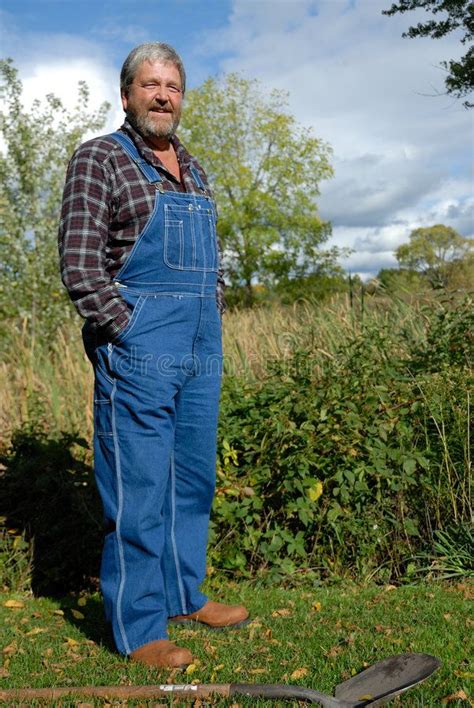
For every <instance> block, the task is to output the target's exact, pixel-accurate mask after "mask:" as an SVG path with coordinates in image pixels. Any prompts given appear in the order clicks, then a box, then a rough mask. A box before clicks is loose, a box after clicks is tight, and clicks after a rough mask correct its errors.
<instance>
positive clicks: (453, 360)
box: [211, 303, 474, 579]
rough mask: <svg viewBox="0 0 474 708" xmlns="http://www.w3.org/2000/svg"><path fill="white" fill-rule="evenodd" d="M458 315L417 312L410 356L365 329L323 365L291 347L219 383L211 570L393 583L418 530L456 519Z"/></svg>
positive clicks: (465, 506)
mask: <svg viewBox="0 0 474 708" xmlns="http://www.w3.org/2000/svg"><path fill="white" fill-rule="evenodd" d="M470 308H471V310H470ZM469 311H471V312H472V303H464V304H462V305H460V306H459V307H458V308H456V309H454V310H452V311H451V312H449V313H444V314H441V313H439V314H436V315H434V316H433V313H432V312H431V311H430V310H428V309H427V311H426V312H425V313H424V317H425V318H426V319H425V331H426V347H424V348H420V347H419V346H417V344H416V343H415V342H412V341H410V339H409V337H408V336H407V335H406V334H405V333H404V331H403V328H401V329H398V330H397V329H394V327H393V325H392V324H391V323H387V325H386V326H385V327H380V325H377V326H373V325H371V324H370V323H369V324H368V325H367V326H364V327H363V328H362V330H361V331H360V332H357V333H354V336H353V337H352V339H351V340H350V341H349V342H347V343H345V344H344V345H342V346H341V347H340V348H339V351H338V352H337V356H336V357H334V358H331V359H330V360H328V363H327V365H326V366H324V365H322V364H321V361H320V360H318V361H317V360H316V357H315V356H314V354H313V353H312V352H311V351H304V350H299V349H298V348H296V349H295V350H294V352H293V354H292V356H291V357H290V358H289V359H288V360H286V361H284V360H277V361H269V362H268V364H267V367H266V374H265V376H264V378H263V380H262V381H261V382H260V383H255V382H253V383H251V382H246V381H244V380H242V379H239V378H237V377H231V376H229V377H227V378H226V380H225V381H224V387H223V395H222V403H221V426H220V440H221V450H225V451H227V452H226V457H225V458H222V461H221V465H220V470H219V477H220V485H219V488H218V494H217V497H216V501H215V505H214V515H213V527H212V531H213V540H214V542H215V543H216V550H215V551H214V556H213V558H214V564H215V565H217V566H219V567H223V568H225V569H232V570H237V571H239V572H241V573H242V574H244V575H247V574H253V573H255V572H257V571H258V572H261V571H262V570H269V571H270V574H271V577H274V576H275V575H280V574H281V575H284V574H287V573H291V572H293V571H295V570H296V569H297V568H298V567H301V566H304V567H306V568H313V569H315V570H317V571H318V572H319V573H320V574H323V575H326V574H331V573H334V572H337V573H340V574H344V573H348V574H351V575H356V576H360V575H364V576H367V575H371V574H376V575H377V577H381V578H385V579H388V578H392V579H393V578H400V577H402V576H403V575H404V574H405V572H406V563H407V559H408V558H410V557H411V556H413V554H414V553H415V551H416V550H419V549H420V548H428V547H430V544H431V542H432V527H434V528H438V529H443V528H445V527H447V526H449V525H450V524H451V523H452V520H453V518H458V519H460V518H463V519H468V518H469V515H470V513H471V509H470V505H469V498H468V493H467V487H468V475H469V459H470V458H469V449H468V448H469V445H468V443H467V442H466V440H468V436H467V435H466V433H467V429H466V421H468V423H467V425H468V424H469V396H468V390H469V385H468V379H469V371H470V369H469V364H470V361H471V360H472V359H471V358H472V353H473V349H474V342H473V340H472V338H470V339H469V337H466V334H468V333H469V329H468V327H469V317H468V313H469ZM471 332H472V330H471ZM463 333H464V338H465V346H464V345H463V348H462V349H461V350H458V349H457V345H458V344H459V343H460V341H461V340H462V338H463ZM403 338H405V345H406V349H407V350H408V354H407V353H405V354H404V355H402V354H401V348H400V343H401V341H400V340H401V339H403ZM438 346H439V349H438V350H437V351H438V353H437V355H435V354H434V353H433V354H432V356H431V358H429V359H428V366H427V367H425V368H423V366H422V362H423V356H424V354H423V351H425V352H426V351H427V350H428V349H430V348H432V349H435V350H436V347H438ZM440 372H442V374H441V373H440ZM466 385H467V386H466ZM229 451H231V452H232V457H230V456H229ZM211 548H212V544H211Z"/></svg>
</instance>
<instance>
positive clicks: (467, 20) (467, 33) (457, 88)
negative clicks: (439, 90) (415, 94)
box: [382, 0, 474, 108]
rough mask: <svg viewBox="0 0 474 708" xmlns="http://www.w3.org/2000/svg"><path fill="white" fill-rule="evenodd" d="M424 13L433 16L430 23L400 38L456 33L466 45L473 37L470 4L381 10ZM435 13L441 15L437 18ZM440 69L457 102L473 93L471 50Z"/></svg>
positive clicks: (450, 1) (429, 2) (409, 0)
mask: <svg viewBox="0 0 474 708" xmlns="http://www.w3.org/2000/svg"><path fill="white" fill-rule="evenodd" d="M419 9H423V10H426V11H427V12H432V13H433V19H430V20H428V21H427V22H418V24H417V25H414V26H412V27H410V28H409V29H408V31H407V32H404V33H403V35H402V36H403V37H411V38H413V37H432V38H433V39H439V38H440V37H444V36H445V35H447V34H449V33H450V32H453V31H455V30H458V29H461V31H462V32H464V34H463V36H462V37H461V43H462V44H466V43H467V42H470V41H471V40H472V38H473V37H474V4H473V3H472V0H398V3H393V4H392V6H391V7H390V9H388V10H382V14H383V15H395V14H396V13H399V12H400V13H404V12H409V11H411V10H419ZM438 13H443V14H442V15H441V16H438ZM441 66H442V67H443V68H444V69H445V70H446V71H447V72H448V76H447V77H446V80H445V84H446V88H447V92H448V93H449V94H451V95H453V96H456V98H462V97H463V96H467V95H468V94H470V93H471V92H472V91H473V90H474V48H473V47H470V48H469V49H468V51H467V52H466V54H465V55H464V56H463V57H461V59H460V60H459V61H453V60H451V61H443V62H441ZM463 105H464V106H465V107H466V108H474V103H470V102H469V101H465V102H464V104H463Z"/></svg>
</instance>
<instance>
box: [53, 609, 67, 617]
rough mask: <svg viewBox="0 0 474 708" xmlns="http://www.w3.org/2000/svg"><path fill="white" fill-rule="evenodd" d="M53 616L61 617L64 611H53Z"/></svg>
mask: <svg viewBox="0 0 474 708" xmlns="http://www.w3.org/2000/svg"><path fill="white" fill-rule="evenodd" d="M53 615H59V616H60V617H62V616H63V615H64V610H53Z"/></svg>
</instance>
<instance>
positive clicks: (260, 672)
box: [249, 669, 268, 674]
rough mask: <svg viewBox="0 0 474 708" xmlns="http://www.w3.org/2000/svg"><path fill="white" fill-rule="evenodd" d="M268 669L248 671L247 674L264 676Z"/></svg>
mask: <svg viewBox="0 0 474 708" xmlns="http://www.w3.org/2000/svg"><path fill="white" fill-rule="evenodd" d="M267 671H268V669H250V671H249V674H266V673H267Z"/></svg>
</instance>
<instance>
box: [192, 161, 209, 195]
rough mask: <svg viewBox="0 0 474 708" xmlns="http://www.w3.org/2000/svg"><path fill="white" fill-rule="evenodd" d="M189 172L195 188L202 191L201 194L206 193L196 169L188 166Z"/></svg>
mask: <svg viewBox="0 0 474 708" xmlns="http://www.w3.org/2000/svg"><path fill="white" fill-rule="evenodd" d="M189 170H190V172H191V174H192V176H193V178H194V181H195V182H196V184H197V186H198V187H200V188H201V189H202V190H203V192H206V191H207V190H206V187H205V184H204V182H203V181H202V178H201V175H200V174H199V172H198V170H197V169H196V167H195V166H194V165H193V164H191V165H190V166H189Z"/></svg>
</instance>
